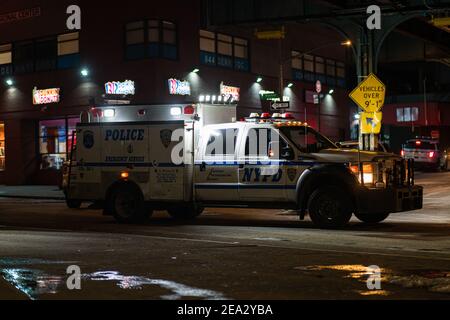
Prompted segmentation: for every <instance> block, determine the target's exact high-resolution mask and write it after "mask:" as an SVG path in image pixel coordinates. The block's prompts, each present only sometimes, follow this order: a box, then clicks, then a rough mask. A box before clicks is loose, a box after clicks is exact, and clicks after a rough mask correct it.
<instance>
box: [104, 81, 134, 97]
mask: <svg viewBox="0 0 450 320" xmlns="http://www.w3.org/2000/svg"><path fill="white" fill-rule="evenodd" d="M105 92H106V94H113V95H124V96H127V95H134V94H135V92H136V89H135V86H134V81H130V80H126V81H124V82H119V81H113V82H108V83H105Z"/></svg>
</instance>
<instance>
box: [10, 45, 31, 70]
mask: <svg viewBox="0 0 450 320" xmlns="http://www.w3.org/2000/svg"><path fill="white" fill-rule="evenodd" d="M13 64H14V73H15V74H24V73H31V72H34V43H33V41H25V42H17V43H15V44H14V52H13Z"/></svg>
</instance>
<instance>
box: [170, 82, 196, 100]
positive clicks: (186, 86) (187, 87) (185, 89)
mask: <svg viewBox="0 0 450 320" xmlns="http://www.w3.org/2000/svg"><path fill="white" fill-rule="evenodd" d="M168 83H169V93H170V94H171V95H178V96H190V95H191V84H190V83H189V82H188V81H181V80H177V79H169V80H168Z"/></svg>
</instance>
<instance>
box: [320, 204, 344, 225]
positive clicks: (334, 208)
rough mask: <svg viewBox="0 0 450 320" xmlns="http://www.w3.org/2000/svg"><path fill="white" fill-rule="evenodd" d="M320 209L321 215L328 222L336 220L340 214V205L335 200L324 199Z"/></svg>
mask: <svg viewBox="0 0 450 320" xmlns="http://www.w3.org/2000/svg"><path fill="white" fill-rule="evenodd" d="M318 209H319V210H318V211H319V215H320V216H321V217H322V218H324V219H326V220H328V221H332V220H335V219H336V218H337V217H339V214H340V210H339V209H340V206H339V203H338V201H337V200H334V199H323V200H322V201H321V202H320V204H319V208H318Z"/></svg>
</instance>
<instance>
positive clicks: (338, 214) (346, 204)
mask: <svg viewBox="0 0 450 320" xmlns="http://www.w3.org/2000/svg"><path fill="white" fill-rule="evenodd" d="M308 212H309V216H310V218H311V220H312V221H313V223H314V224H315V225H316V226H318V227H320V228H324V229H330V228H341V227H344V226H345V225H347V224H348V222H349V221H350V219H351V217H352V212H353V206H352V202H351V199H350V197H349V196H348V194H346V193H345V192H344V191H343V190H342V188H339V187H334V186H330V187H321V188H319V189H317V190H316V191H314V192H313V193H312V195H311V197H310V198H309V201H308Z"/></svg>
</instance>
